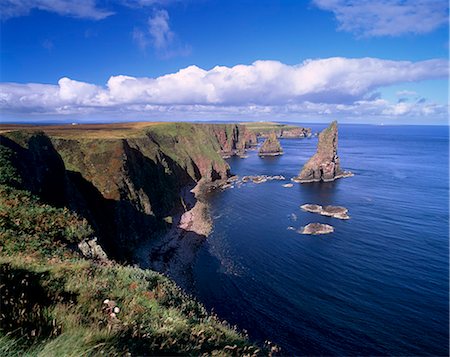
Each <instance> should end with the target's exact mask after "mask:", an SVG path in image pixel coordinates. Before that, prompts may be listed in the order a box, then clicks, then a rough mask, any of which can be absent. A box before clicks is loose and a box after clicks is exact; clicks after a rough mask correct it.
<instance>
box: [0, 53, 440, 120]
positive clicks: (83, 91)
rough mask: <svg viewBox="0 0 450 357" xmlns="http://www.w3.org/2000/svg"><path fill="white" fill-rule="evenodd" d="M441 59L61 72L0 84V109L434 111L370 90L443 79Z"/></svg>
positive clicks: (229, 113) (176, 112) (59, 111)
mask: <svg viewBox="0 0 450 357" xmlns="http://www.w3.org/2000/svg"><path fill="white" fill-rule="evenodd" d="M448 72H449V71H448V62H447V61H446V60H441V59H433V60H428V61H421V62H409V61H388V60H382V59H377V58H360V59H351V58H341V57H333V58H328V59H317V60H307V61H304V62H303V63H300V64H298V65H293V66H290V65H286V64H283V63H281V62H277V61H256V62H254V63H253V64H251V65H237V66H234V67H225V66H216V67H214V68H212V69H210V70H204V69H201V68H199V67H197V66H189V67H187V68H184V69H181V70H180V71H178V72H176V73H172V74H167V75H164V76H160V77H157V78H147V77H141V78H136V77H130V76H124V75H119V76H112V77H110V79H109V80H108V82H107V83H106V86H98V85H95V84H90V83H85V82H80V81H76V80H73V79H70V78H61V79H60V80H59V81H58V84H56V85H51V84H36V83H29V84H17V83H1V84H0V110H1V111H2V113H4V114H9V115H14V114H18V113H22V114H30V115H36V114H40V115H43V114H46V115H54V114H57V115H77V114H80V115H92V114H104V115H105V114H111V113H115V114H118V113H120V115H124V114H136V113H137V114H144V115H150V116H153V117H154V116H158V115H163V113H165V114H168V115H169V114H170V115H175V116H183V115H197V117H202V116H209V117H210V118H211V117H214V114H217V115H219V116H220V115H224V116H232V115H238V116H253V115H255V116H258V115H262V114H264V113H266V114H268V115H269V114H274V113H285V114H293V113H303V114H305V113H309V114H317V115H321V114H336V113H343V114H346V115H353V116H358V115H360V116H363V115H393V116H396V115H407V114H414V115H422V114H423V115H431V114H439V113H440V114H442V113H443V111H446V110H447V109H446V106H442V105H441V106H439V105H437V104H433V103H427V102H422V103H418V102H417V103H415V102H402V103H394V104H391V103H389V102H387V101H386V100H383V99H381V98H379V96H378V95H374V93H373V91H374V90H376V89H377V88H381V87H384V86H389V85H393V84H400V83H408V82H417V81H421V80H429V79H439V78H446V77H447V76H448Z"/></svg>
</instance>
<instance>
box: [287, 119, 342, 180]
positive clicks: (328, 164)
mask: <svg viewBox="0 0 450 357" xmlns="http://www.w3.org/2000/svg"><path fill="white" fill-rule="evenodd" d="M337 146H338V125H337V121H333V122H332V123H331V124H330V125H329V126H328V128H326V129H324V130H323V131H322V132H321V133H320V134H319V142H318V144H317V151H316V153H315V154H314V155H313V156H312V157H311V159H309V161H308V162H307V163H306V164H305V165H304V166H303V168H302V170H301V171H300V173H299V175H298V176H297V177H295V178H294V179H293V180H294V181H296V182H301V183H305V182H315V181H324V182H327V181H333V180H335V179H338V178H341V177H347V176H350V175H351V173H350V172H347V171H343V170H342V169H341V165H340V160H339V156H338V155H337Z"/></svg>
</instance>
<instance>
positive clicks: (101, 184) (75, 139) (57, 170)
mask: <svg viewBox="0 0 450 357" xmlns="http://www.w3.org/2000/svg"><path fill="white" fill-rule="evenodd" d="M96 127H98V128H96V129H95V130H94V127H89V126H86V125H84V126H77V127H74V128H70V127H69V128H67V127H66V128H63V127H48V128H46V127H40V128H39V130H40V131H36V129H35V128H23V129H21V130H13V129H14V128H12V129H11V130H7V131H4V132H3V134H2V135H1V136H0V145H1V146H4V147H7V148H9V149H10V150H12V152H13V153H14V166H15V168H16V169H17V171H18V173H19V174H20V177H21V178H22V187H23V188H24V189H27V190H29V191H30V192H32V193H34V194H36V195H38V196H39V197H40V198H41V199H42V200H43V201H44V202H47V203H50V204H53V205H56V206H58V207H63V206H67V207H69V208H70V209H71V210H73V211H75V212H77V213H79V214H80V215H81V216H83V217H85V218H86V219H87V220H88V221H89V223H90V224H91V226H92V227H93V228H94V229H95V231H96V234H97V236H98V237H99V241H100V242H101V245H102V246H103V247H104V248H105V250H106V251H107V253H108V255H110V256H112V257H114V258H115V259H119V260H122V259H125V260H126V259H129V258H130V256H131V254H132V251H133V248H134V246H135V245H136V244H137V243H139V242H140V241H142V240H143V239H147V238H149V237H151V236H152V235H154V234H156V233H158V232H160V231H161V230H164V229H166V228H168V226H170V222H171V220H172V219H171V217H172V216H173V215H175V214H177V212H179V211H180V210H186V209H189V208H191V206H192V202H193V201H195V199H194V198H193V197H187V195H191V196H192V194H190V193H189V189H190V188H192V187H194V186H195V185H197V183H199V182H202V183H205V184H207V183H209V182H216V181H220V180H225V179H226V178H228V177H229V176H230V168H229V166H228V164H227V163H226V162H225V161H224V160H223V159H222V155H231V154H235V153H239V152H242V151H243V150H245V148H246V147H249V146H251V145H253V144H254V143H255V142H256V136H255V135H254V134H252V133H249V132H248V131H247V130H246V129H245V127H242V126H240V125H232V124H230V125H196V124H186V123H166V124H164V123H160V124H152V125H150V124H149V125H148V126H147V125H145V124H144V125H141V124H139V125H137V124H136V125H132V124H130V125H129V126H126V125H120V124H119V125H116V126H115V125H109V126H108V125H105V126H101V125H97V126H96Z"/></svg>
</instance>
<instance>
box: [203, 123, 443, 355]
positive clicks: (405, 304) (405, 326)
mask: <svg viewBox="0 0 450 357" xmlns="http://www.w3.org/2000/svg"><path fill="white" fill-rule="evenodd" d="M324 127H325V125H316V126H313V130H314V131H315V132H317V131H320V130H321V129H323V128H324ZM281 145H282V146H283V149H284V155H283V156H280V157H272V158H264V159H262V158H260V157H258V155H257V152H256V151H250V152H249V157H248V158H246V159H240V158H237V157H235V158H232V159H230V160H228V162H229V164H230V166H231V170H232V172H233V173H235V174H237V175H239V176H241V177H242V176H244V175H260V174H265V175H284V176H285V177H286V178H287V180H286V181H285V182H284V181H268V182H265V183H262V184H255V183H245V184H243V185H242V186H240V187H238V186H235V187H234V188H232V189H228V190H225V191H223V192H215V193H213V194H211V196H210V199H209V202H210V209H211V214H212V217H213V221H214V230H213V233H212V234H211V236H210V237H209V238H208V239H207V241H206V242H205V244H204V246H203V247H202V248H201V249H200V252H199V254H198V257H197V261H196V263H195V266H194V278H195V289H196V294H197V296H198V298H199V300H201V301H202V302H203V303H204V304H205V305H206V306H207V307H208V308H209V309H213V310H214V311H215V312H216V313H217V314H218V315H219V316H220V317H221V318H224V319H226V320H227V321H228V322H230V323H231V324H236V325H238V327H239V328H240V329H245V330H247V331H248V333H249V335H250V337H251V338H253V339H254V340H256V341H264V340H266V339H268V340H271V341H272V342H274V343H276V344H277V345H279V346H280V347H281V348H282V352H283V353H286V354H297V355H303V354H309V355H319V354H320V355H448V353H449V347H448V333H449V330H448V326H449V305H448V303H449V300H448V291H449V275H448V274H449V270H448V268H449V265H448V264H449V260H448V257H449V245H448V244H449V242H448V238H449V231H448V229H449V225H448V224H449V207H448V198H449V186H448V183H449V172H448V149H449V148H448V127H437V126H371V125H340V126H339V147H338V154H339V156H340V158H341V166H342V168H343V169H346V170H351V171H352V172H354V173H355V176H354V177H351V178H344V179H340V180H337V181H335V182H330V183H312V184H294V186H293V187H292V188H285V187H283V186H282V185H283V184H285V183H287V182H289V181H288V180H289V179H290V178H291V177H293V176H295V175H296V174H298V172H299V170H300V169H301V167H302V166H303V164H304V163H305V162H306V161H307V160H308V158H309V157H311V155H313V153H314V152H315V150H316V146H317V138H311V139H282V140H281ZM305 203H313V204H320V205H340V206H344V207H346V208H348V209H349V215H350V216H351V219H350V220H346V221H344V220H339V219H335V218H331V217H324V216H320V215H317V214H313V213H308V212H304V211H302V210H301V208H300V206H301V205H302V204H305ZM311 222H320V223H326V224H330V225H332V226H333V227H334V229H335V231H334V233H331V234H327V235H320V236H311V235H301V234H299V233H297V232H296V230H297V229H299V228H300V227H302V226H305V225H306V224H308V223H311ZM288 227H293V228H295V230H293V229H292V228H291V229H288Z"/></svg>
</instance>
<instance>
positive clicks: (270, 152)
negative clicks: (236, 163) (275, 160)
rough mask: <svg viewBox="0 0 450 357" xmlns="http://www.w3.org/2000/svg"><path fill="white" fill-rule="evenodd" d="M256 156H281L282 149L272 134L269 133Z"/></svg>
mask: <svg viewBox="0 0 450 357" xmlns="http://www.w3.org/2000/svg"><path fill="white" fill-rule="evenodd" d="M258 154H259V156H277V155H282V154H283V149H282V148H281V145H280V142H279V141H278V139H277V136H276V134H275V133H274V132H272V133H270V135H269V137H268V138H267V139H266V140H265V141H264V143H263V144H262V145H261V148H260V149H259V153H258Z"/></svg>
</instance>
